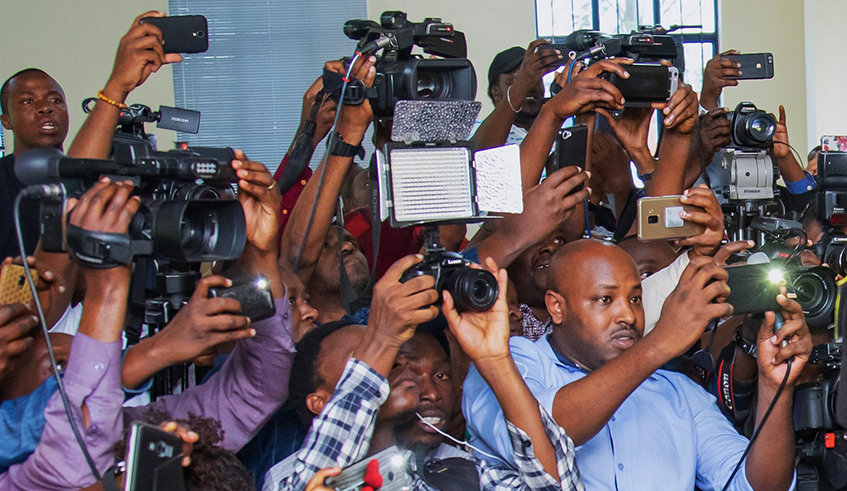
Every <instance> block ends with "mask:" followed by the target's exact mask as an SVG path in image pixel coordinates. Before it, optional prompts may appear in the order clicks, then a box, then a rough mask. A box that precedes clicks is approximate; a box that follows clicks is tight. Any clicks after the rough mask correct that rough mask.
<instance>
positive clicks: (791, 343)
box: [756, 287, 812, 390]
mask: <svg viewBox="0 0 847 491" xmlns="http://www.w3.org/2000/svg"><path fill="white" fill-rule="evenodd" d="M776 301H777V302H778V303H779V305H780V307H782V312H781V315H782V317H783V319H784V320H785V323H784V324H783V325H782V327H780V328H778V330H776V332H774V327H775V326H776V314H775V313H774V312H766V313H765V320H764V321H763V322H762V325H761V327H760V328H759V335H758V343H757V348H756V350H757V356H756V360H757V362H758V364H759V380H760V381H766V382H767V383H768V384H770V385H771V386H772V388H773V389H774V390H776V388H777V387H779V385H780V384H781V383H782V380H783V379H784V378H785V371H786V370H787V369H788V365H787V364H786V363H785V361H786V360H788V359H790V358H793V360H794V361H793V362H792V366H791V374H790V375H789V376H788V382H787V385H788V386H789V387H791V386H793V385H794V383H795V382H796V381H797V378H798V377H799V376H800V372H801V371H803V367H804V366H805V365H806V362H807V361H809V356H810V354H811V352H812V335H811V334H810V333H809V326H807V325H806V318H805V316H804V315H803V307H802V306H801V305H800V304H799V303H798V302H797V301H796V300H792V299H789V298H788V297H787V296H786V290H785V287H782V289H781V291H780V294H779V295H778V296H777V297H776ZM785 342H787V344H785V345H784V346H783V343H785Z"/></svg>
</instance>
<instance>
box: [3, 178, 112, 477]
mask: <svg viewBox="0 0 847 491" xmlns="http://www.w3.org/2000/svg"><path fill="white" fill-rule="evenodd" d="M26 191H27V190H26V189H25V190H23V191H21V192H20V193H18V195H17V197H15V207H14V211H13V214H14V217H15V233H16V234H17V236H18V237H17V238H18V249H19V250H20V253H21V258H22V259H23V262H24V275H25V276H26V281H27V283H29V289H30V291H31V292H32V298H33V300H35V308H36V310H38V320H39V321H40V322H41V329H42V331H43V332H44V339H45V341H46V342H47V353H48V354H49V355H50V365H51V366H52V367H53V376H54V377H56V388H57V390H58V391H59V396H60V397H61V399H62V406H64V408H65V414H66V415H67V416H68V423H69V424H70V425H71V430H73V433H74V438H76V442H77V444H79V448H80V449H81V450H82V454H83V455H84V456H85V461H86V462H87V463H88V467H89V468H90V470H91V473H92V474H94V479H95V481H100V473H99V472H98V471H97V466H96V465H95V464H94V459H92V458H91V454H90V453H89V452H88V447H86V445H85V441H83V439H82V435H80V433H79V428H77V427H76V422H75V421H74V414H73V412H72V411H71V403H70V401H68V394H67V392H65V384H64V383H63V382H62V377H61V376H60V375H59V365H58V363H56V355H55V354H54V353H53V343H51V342H50V330H49V328H48V326H47V319H46V318H45V317H44V309H43V308H42V307H41V300H40V299H39V298H38V291H37V290H36V289H35V282H34V281H33V279H32V274H31V273H30V271H29V266H28V265H27V263H26V257H27V256H26V252H25V250H24V238H23V231H22V229H21V210H20V208H21V199H22V198H24V197H25V196H26V195H27V192H26Z"/></svg>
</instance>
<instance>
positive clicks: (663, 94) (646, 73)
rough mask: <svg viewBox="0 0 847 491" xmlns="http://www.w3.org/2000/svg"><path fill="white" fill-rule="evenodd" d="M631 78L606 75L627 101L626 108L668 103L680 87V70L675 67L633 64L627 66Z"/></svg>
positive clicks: (612, 74) (604, 75) (614, 74)
mask: <svg viewBox="0 0 847 491" xmlns="http://www.w3.org/2000/svg"><path fill="white" fill-rule="evenodd" d="M625 68H626V71H627V72H629V78H621V77H619V76H618V74H616V73H608V72H607V73H604V74H603V77H604V78H605V79H606V80H608V81H609V82H611V83H612V85H614V86H615V87H617V88H618V90H620V91H621V95H622V96H623V97H624V99H626V103H624V106H626V107H649V106H650V105H651V104H653V103H655V102H667V101H669V100H670V98H671V96H672V95H673V93H674V92H676V89H677V88H678V87H679V70H678V69H677V68H676V67H674V66H664V65H659V64H655V63H633V64H632V65H626V66H625Z"/></svg>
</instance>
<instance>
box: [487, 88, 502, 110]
mask: <svg viewBox="0 0 847 491" xmlns="http://www.w3.org/2000/svg"><path fill="white" fill-rule="evenodd" d="M488 97H490V98H491V101H492V102H494V105H495V106H496V105H497V104H499V103H500V99H502V98H503V94H502V93H501V92H500V87H499V86H498V85H492V86H491V87H489V88H488Z"/></svg>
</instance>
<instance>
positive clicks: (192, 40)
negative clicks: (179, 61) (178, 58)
mask: <svg viewBox="0 0 847 491" xmlns="http://www.w3.org/2000/svg"><path fill="white" fill-rule="evenodd" d="M140 22H141V23H144V24H153V25H154V26H156V27H158V28H159V29H161V31H162V40H163V41H164V44H162V50H164V52H165V53H203V52H205V51H206V50H208V49H209V37H208V32H209V26H208V23H207V22H206V18H205V17H203V16H202V15H179V16H175V17H145V18H143V19H141V21H140Z"/></svg>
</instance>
